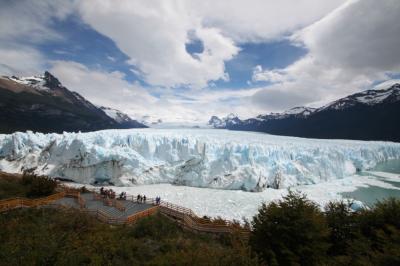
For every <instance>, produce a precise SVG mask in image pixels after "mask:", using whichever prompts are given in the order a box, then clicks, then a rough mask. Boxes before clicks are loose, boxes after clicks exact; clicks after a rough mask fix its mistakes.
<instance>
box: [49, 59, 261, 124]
mask: <svg viewBox="0 0 400 266" xmlns="http://www.w3.org/2000/svg"><path fill="white" fill-rule="evenodd" d="M50 71H51V72H52V73H53V74H54V75H55V76H56V77H58V78H59V79H60V81H61V82H62V83H63V85H64V86H66V87H67V88H68V89H71V90H73V91H77V92H79V93H80V94H82V95H83V96H84V97H85V98H87V99H90V101H92V102H93V103H95V104H97V105H103V106H108V107H112V108H116V109H119V110H122V111H124V112H126V113H127V114H129V115H130V116H132V117H133V118H136V119H139V120H140V119H141V118H142V117H144V116H148V117H151V120H152V121H156V120H158V119H162V120H163V121H169V122H193V121H198V122H201V123H204V122H206V121H207V120H208V118H209V117H210V116H211V115H214V114H218V115H225V114H226V113H230V112H235V113H243V111H244V109H246V108H247V107H246V106H247V104H244V102H243V101H249V100H250V96H251V95H252V94H254V93H255V92H256V90H257V89H253V90H220V91H214V90H209V89H206V90H201V91H199V90H193V91H190V92H189V93H188V92H185V93H182V94H179V93H175V92H174V91H173V90H167V89H165V88H164V89H160V90H157V88H144V87H142V86H141V85H139V84H137V83H133V84H132V83H130V82H128V81H126V80H125V79H124V78H125V76H124V74H123V73H121V72H118V71H114V72H107V71H104V70H101V69H90V68H88V67H86V66H84V65H82V64H79V63H76V62H71V61H54V62H52V67H51V69H50ZM155 90H157V94H159V93H161V96H160V97H155V96H153V95H152V94H151V92H154V91H155ZM226 101H230V102H232V101H233V102H234V101H236V102H238V101H239V102H240V104H235V106H234V107H232V106H231V105H229V104H224V102H225V103H226ZM250 109H251V108H250ZM259 111H260V110H253V111H252V112H250V113H249V114H251V115H254V114H257V113H258V112H259ZM248 112H249V111H247V113H248Z"/></svg>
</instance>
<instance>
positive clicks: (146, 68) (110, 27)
mask: <svg viewBox="0 0 400 266" xmlns="http://www.w3.org/2000/svg"><path fill="white" fill-rule="evenodd" d="M94 5H95V6H96V8H93V6H94ZM79 10H80V12H81V14H82V17H83V19H84V21H86V22H87V23H88V24H90V25H91V26H92V27H93V28H94V29H96V30H97V31H99V32H101V33H102V34H104V35H106V36H108V37H110V38H111V39H113V40H114V41H115V42H116V44H117V45H118V47H119V48H120V49H121V50H122V51H123V52H125V53H126V54H127V55H128V56H129V57H130V63H131V64H133V65H135V66H136V67H138V68H139V69H140V70H141V72H142V73H143V78H144V79H145V81H147V82H148V83H150V84H152V85H159V86H165V87H174V86H180V85H189V86H192V87H198V88H201V87H206V85H207V83H208V82H209V81H211V80H218V79H223V78H224V77H226V73H225V66H224V62H225V61H227V60H230V59H232V58H233V56H235V55H236V54H237V53H238V51H239V49H238V48H237V47H236V46H235V44H234V42H233V41H232V40H231V39H229V38H227V37H225V36H224V35H222V34H221V32H220V30H219V29H217V28H213V27H204V26H203V25H202V24H201V18H200V17H198V16H197V15H196V14H194V13H193V12H191V10H190V9H188V8H187V7H186V4H185V2H184V1H154V0H149V1H110V0H108V1H96V2H94V1H84V2H81V3H80V6H79ZM190 33H194V34H195V35H196V37H197V38H198V39H199V40H201V42H202V44H203V46H204V51H203V52H202V53H198V54H196V56H195V57H193V56H192V55H191V54H189V53H188V52H187V51H186V48H185V44H186V43H188V42H190V37H191V36H190Z"/></svg>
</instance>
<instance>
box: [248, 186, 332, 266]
mask: <svg viewBox="0 0 400 266" xmlns="http://www.w3.org/2000/svg"><path fill="white" fill-rule="evenodd" d="M252 226H253V232H252V235H251V238H250V243H251V245H252V247H253V248H254V250H255V251H256V252H258V253H259V254H260V256H261V257H262V258H264V259H265V261H266V262H267V263H268V264H269V265H292V264H296V265H319V264H322V262H323V261H324V260H325V255H326V251H327V248H328V241H327V238H328V234H329V231H328V227H327V225H326V223H325V218H324V215H323V213H322V212H321V211H320V209H319V208H318V206H317V205H316V204H315V203H313V202H311V201H309V200H308V199H307V198H306V197H305V195H302V194H299V193H296V192H292V191H289V194H288V195H287V196H285V197H283V199H282V200H280V201H278V202H271V203H270V204H268V205H266V204H263V205H262V207H261V208H260V210H259V213H258V215H256V216H255V217H254V219H253V222H252Z"/></svg>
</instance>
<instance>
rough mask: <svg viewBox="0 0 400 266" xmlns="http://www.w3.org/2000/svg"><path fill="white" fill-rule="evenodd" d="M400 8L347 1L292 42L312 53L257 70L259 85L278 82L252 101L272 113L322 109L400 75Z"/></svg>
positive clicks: (389, 0)
mask: <svg viewBox="0 0 400 266" xmlns="http://www.w3.org/2000/svg"><path fill="white" fill-rule="evenodd" d="M399 13H400V3H399V2H398V1H395V0H393V1H392V0H385V1H379V2H378V1H373V0H362V1H349V2H347V3H345V4H344V5H343V6H341V7H340V8H338V9H337V10H335V11H333V12H332V13H331V14H329V15H328V16H326V17H324V18H323V19H321V20H320V21H318V22H316V23H314V24H312V25H310V26H309V27H307V28H305V29H303V30H301V31H300V32H298V33H296V34H295V35H294V36H293V40H294V41H296V42H298V44H299V45H300V44H301V45H304V46H305V47H306V48H307V49H308V50H309V52H308V54H307V55H306V56H305V57H303V58H302V59H300V60H299V61H297V62H295V63H293V64H292V65H290V66H288V67H286V68H284V69H272V70H271V69H269V70H262V69H260V68H255V69H254V74H253V78H254V79H255V80H268V81H274V80H275V81H276V80H278V81H280V82H281V83H280V84H276V85H273V86H271V87H267V88H265V89H264V90H261V91H259V92H258V93H256V94H255V95H254V96H253V102H254V103H255V104H257V105H258V106H259V107H260V108H261V107H262V108H264V109H265V110H268V111H281V110H283V109H287V108H291V107H293V105H294V104H295V105H311V106H318V105H321V104H324V103H326V102H328V101H332V100H334V99H337V98H339V97H342V96H346V95H348V94H350V93H354V92H357V91H360V90H362V89H366V88H369V87H371V86H372V85H373V83H374V82H375V81H376V80H383V81H384V80H387V79H390V77H389V76H388V74H389V73H399V72H400V53H399V52H398V47H400V38H399V36H400V23H399V22H400V20H399V17H398V14H399Z"/></svg>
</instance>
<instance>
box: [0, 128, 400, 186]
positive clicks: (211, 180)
mask: <svg viewBox="0 0 400 266" xmlns="http://www.w3.org/2000/svg"><path fill="white" fill-rule="evenodd" d="M391 159H400V144H399V143H392V142H377V141H371V142H367V141H352V140H321V139H304V138H295V137H284V136H274V135H268V134H263V133H253V132H239V131H227V130H215V129H129V130H104V131H96V132H89V133H64V134H42V133H33V132H26V133H21V132H17V133H14V134H9V135H0V170H2V171H8V172H22V171H23V170H28V169H29V170H32V171H34V172H35V173H37V174H46V175H49V176H53V177H61V178H65V179H71V180H73V181H76V182H79V183H84V184H95V183H98V184H101V183H105V184H106V183H109V184H114V185H116V186H135V185H149V184H161V183H169V184H176V185H185V186H193V187H207V188H219V189H229V190H245V191H262V190H264V189H266V188H286V187H291V186H298V185H309V184H317V183H321V182H326V181H331V180H334V179H342V178H345V177H348V176H351V175H353V174H355V173H356V172H357V171H363V170H368V169H371V168H373V167H374V166H375V165H376V164H377V163H380V162H384V161H387V160H391Z"/></svg>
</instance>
